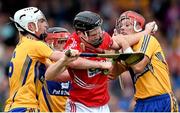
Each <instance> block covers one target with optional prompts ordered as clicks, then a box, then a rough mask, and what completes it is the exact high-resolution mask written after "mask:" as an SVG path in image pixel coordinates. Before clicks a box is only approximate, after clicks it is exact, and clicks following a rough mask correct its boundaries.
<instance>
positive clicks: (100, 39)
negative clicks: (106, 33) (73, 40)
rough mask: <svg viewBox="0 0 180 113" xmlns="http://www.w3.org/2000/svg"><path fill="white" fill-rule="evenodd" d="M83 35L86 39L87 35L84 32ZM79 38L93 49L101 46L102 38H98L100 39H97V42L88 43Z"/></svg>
mask: <svg viewBox="0 0 180 113" xmlns="http://www.w3.org/2000/svg"><path fill="white" fill-rule="evenodd" d="M84 34H85V36H86V37H88V35H87V33H86V32H84ZM81 38H82V39H83V40H84V41H85V42H86V43H88V44H89V45H91V46H93V47H95V48H98V47H99V46H100V45H101V43H102V41H103V39H102V37H100V38H99V39H98V40H96V41H95V42H93V43H89V42H88V41H86V40H85V39H84V38H83V37H81Z"/></svg>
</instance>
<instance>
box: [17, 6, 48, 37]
mask: <svg viewBox="0 0 180 113" xmlns="http://www.w3.org/2000/svg"><path fill="white" fill-rule="evenodd" d="M42 18H43V19H45V20H46V18H45V16H44V14H43V13H42V12H41V11H40V10H39V9H38V8H36V7H27V8H24V9H21V10H18V11H17V12H16V13H15V14H14V21H15V22H17V23H18V24H19V25H20V26H21V27H22V28H24V29H25V30H27V31H29V32H30V33H33V34H35V32H33V31H30V30H29V29H28V23H29V22H33V23H35V25H36V31H38V27H37V22H38V20H39V19H42ZM15 25H16V24H15ZM16 27H17V29H18V30H19V31H24V30H23V29H22V28H20V27H19V26H17V25H16Z"/></svg>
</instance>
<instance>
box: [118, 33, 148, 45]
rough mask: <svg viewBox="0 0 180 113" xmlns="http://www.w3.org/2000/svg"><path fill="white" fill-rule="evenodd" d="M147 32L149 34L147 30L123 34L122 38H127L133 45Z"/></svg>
mask: <svg viewBox="0 0 180 113" xmlns="http://www.w3.org/2000/svg"><path fill="white" fill-rule="evenodd" d="M146 34H148V33H147V32H146V31H142V32H139V33H135V34H130V35H121V36H122V38H125V39H126V40H127V42H128V43H129V45H130V46H132V45H134V44H136V43H138V42H139V40H140V39H141V38H142V37H143V36H144V35H146Z"/></svg>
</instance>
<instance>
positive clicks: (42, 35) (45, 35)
mask: <svg viewBox="0 0 180 113" xmlns="http://www.w3.org/2000/svg"><path fill="white" fill-rule="evenodd" d="M10 20H11V21H12V22H13V23H15V24H16V25H17V26H18V27H20V28H21V29H22V30H24V31H25V32H27V33H29V34H30V35H32V36H34V37H36V38H37V39H39V40H44V39H45V38H46V37H47V33H41V34H40V36H37V35H35V34H33V33H31V32H29V31H27V30H26V29H24V28H23V27H22V26H21V25H19V23H17V22H16V21H14V19H13V18H11V17H10Z"/></svg>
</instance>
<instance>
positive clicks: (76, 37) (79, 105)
mask: <svg viewBox="0 0 180 113" xmlns="http://www.w3.org/2000/svg"><path fill="white" fill-rule="evenodd" d="M73 26H74V28H75V31H76V32H74V33H73V34H72V35H71V36H70V38H69V39H68V41H67V43H66V45H65V49H66V50H68V49H75V50H79V51H80V52H88V53H104V50H108V49H111V48H113V49H119V48H120V47H119V45H120V46H121V47H122V49H123V51H124V52H132V51H131V48H130V47H129V42H128V41H125V40H123V39H122V40H121V41H118V44H117V43H116V42H115V41H113V40H112V38H111V36H110V35H109V34H108V33H106V32H105V31H103V30H102V28H101V26H102V19H101V17H100V16H99V15H98V14H96V13H93V12H90V11H83V12H80V13H78V14H77V15H76V16H75V18H74V23H73ZM138 35H139V34H138ZM133 39H136V38H133ZM137 40H138V39H137ZM138 41H139V40H138ZM131 43H135V40H132V41H130V44H131ZM78 59H79V58H78ZM81 59H82V60H84V59H86V60H87V61H88V62H86V61H85V60H84V61H85V62H82V63H81V64H79V65H76V66H74V67H73V66H69V67H68V71H69V74H70V76H71V79H72V80H71V83H72V85H71V89H70V97H69V99H68V101H67V105H66V112H109V111H110V110H109V107H108V104H107V103H108V101H109V98H110V97H109V93H108V84H107V80H108V77H107V75H105V74H104V73H103V68H101V67H99V68H96V67H93V65H94V64H92V63H90V62H89V61H91V62H92V61H94V62H95V63H97V64H98V63H99V62H100V63H104V62H106V61H107V59H106V58H95V57H93V58H92V57H91V58H89V57H86V58H81ZM77 61H78V60H76V61H74V62H77ZM56 64H57V63H56ZM76 64H77V63H76ZM84 64H86V65H89V66H92V67H91V68H85V67H84V68H83V69H82V67H83V65H84ZM77 66H78V67H80V66H81V69H80V68H79V69H77ZM107 66H108V65H107ZM112 67H113V66H111V67H110V68H107V69H109V70H111V69H112ZM56 69H57V66H51V67H50V68H49V69H47V71H46V77H48V78H52V75H53V74H55V71H53V70H56ZM122 71H124V70H122ZM119 73H121V72H119ZM53 76H54V77H55V76H56V75H53Z"/></svg>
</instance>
